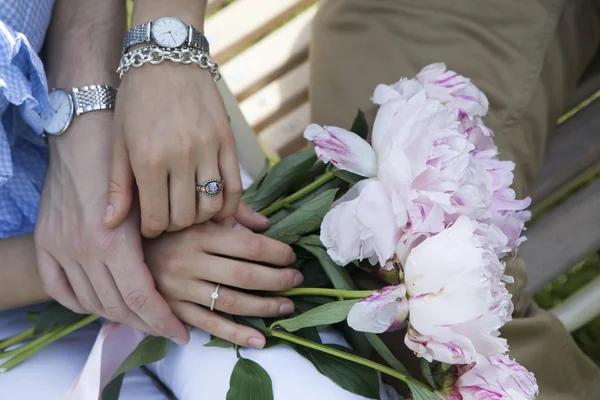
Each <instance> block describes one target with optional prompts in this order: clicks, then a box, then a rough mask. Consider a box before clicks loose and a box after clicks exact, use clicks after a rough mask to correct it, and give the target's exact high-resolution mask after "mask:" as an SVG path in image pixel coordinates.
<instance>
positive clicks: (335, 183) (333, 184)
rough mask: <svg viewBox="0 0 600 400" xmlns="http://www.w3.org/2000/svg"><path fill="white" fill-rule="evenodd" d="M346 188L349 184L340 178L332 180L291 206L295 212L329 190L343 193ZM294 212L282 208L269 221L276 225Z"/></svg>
mask: <svg viewBox="0 0 600 400" xmlns="http://www.w3.org/2000/svg"><path fill="white" fill-rule="evenodd" d="M346 186H347V183H346V182H344V181H343V180H341V179H338V178H333V179H332V180H330V181H329V182H327V183H325V184H324V185H322V186H320V187H318V188H317V189H315V190H313V191H312V192H310V193H308V194H307V195H305V196H303V197H301V198H300V199H298V200H296V201H295V202H293V203H292V204H290V206H292V207H293V209H294V210H297V209H298V208H300V207H302V206H303V205H304V204H306V203H308V202H309V201H311V200H312V199H314V198H315V197H317V196H319V195H321V194H322V193H324V192H326V191H328V190H329V189H342V190H343V191H345V190H346ZM292 211H293V210H291V209H286V208H282V209H281V210H279V211H277V212H276V213H275V214H273V215H271V216H270V217H269V219H270V220H271V225H275V224H276V223H277V222H279V221H281V220H282V219H284V218H285V217H287V216H288V215H290V214H291V213H292Z"/></svg>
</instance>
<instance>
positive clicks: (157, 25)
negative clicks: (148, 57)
mask: <svg viewBox="0 0 600 400" xmlns="http://www.w3.org/2000/svg"><path fill="white" fill-rule="evenodd" d="M152 41H154V42H156V44H157V45H159V46H160V47H164V48H167V49H176V48H180V47H182V46H184V45H185V46H188V47H192V48H195V49H199V50H200V51H202V52H204V53H209V47H208V40H206V37H205V36H204V34H202V32H200V31H199V30H198V29H196V28H194V27H193V26H192V25H187V26H186V24H185V23H183V21H181V20H180V19H178V18H175V17H163V18H159V19H157V20H156V21H155V22H152V21H150V22H148V23H146V24H143V25H138V26H135V27H133V28H131V29H130V30H129V31H128V32H127V35H125V40H123V53H125V52H127V50H129V48H130V47H131V46H134V45H136V44H141V43H150V42H152Z"/></svg>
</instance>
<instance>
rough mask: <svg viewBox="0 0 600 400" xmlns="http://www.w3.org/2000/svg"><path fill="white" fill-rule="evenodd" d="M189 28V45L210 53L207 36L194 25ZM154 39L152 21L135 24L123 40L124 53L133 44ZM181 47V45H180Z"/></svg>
mask: <svg viewBox="0 0 600 400" xmlns="http://www.w3.org/2000/svg"><path fill="white" fill-rule="evenodd" d="M187 29H188V39H187V43H186V44H185V45H187V46H188V47H192V48H194V49H198V50H200V51H202V52H204V53H210V48H209V44H208V40H207V39H206V36H204V34H203V33H202V32H200V31H199V30H198V29H196V28H194V27H193V26H192V25H188V26H187ZM151 41H152V21H150V22H148V23H146V24H142V25H138V26H134V27H133V28H131V29H130V30H129V31H128V32H127V34H126V35H125V39H124V40H123V53H125V52H127V50H129V48H131V46H135V45H137V44H141V43H150V42H151ZM180 47H181V46H180Z"/></svg>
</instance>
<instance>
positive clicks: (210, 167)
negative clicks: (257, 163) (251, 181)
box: [105, 61, 242, 238]
mask: <svg viewBox="0 0 600 400" xmlns="http://www.w3.org/2000/svg"><path fill="white" fill-rule="evenodd" d="M111 166H112V168H111V177H110V183H109V186H108V206H107V212H106V216H105V224H106V226H107V227H111V228H112V227H115V226H118V224H119V223H120V222H121V221H122V220H123V219H124V218H125V217H126V216H127V214H128V212H129V210H130V207H131V204H132V201H133V198H134V193H135V189H134V182H135V184H137V189H138V192H139V201H140V207H141V213H142V227H141V230H142V235H143V236H145V237H147V238H154V237H157V236H158V235H160V234H161V233H162V232H163V231H165V230H166V231H178V230H181V229H183V228H186V227H188V226H190V225H192V224H197V223H201V222H204V221H207V220H209V219H211V218H213V217H215V216H216V217H218V218H226V217H229V216H231V215H233V214H234V213H235V211H236V210H237V208H238V206H239V204H240V197H241V194H242V181H241V178H240V170H239V164H238V159H237V153H236V147H235V139H234V136H233V132H232V131H231V127H230V126H229V121H228V118H227V113H226V112H225V107H224V105H223V101H222V100H221V96H220V94H219V91H218V89H217V87H216V85H215V83H214V82H213V79H212V76H211V74H210V72H209V71H208V70H202V69H200V68H198V67H197V66H195V65H178V64H174V63H171V62H168V61H166V62H164V63H163V64H161V65H145V66H143V67H142V68H134V69H133V70H131V71H129V72H128V73H127V74H126V75H125V76H124V77H123V82H122V84H121V86H120V88H119V97H118V100H117V106H116V111H115V122H114V142H113V156H112V162H111ZM134 178H135V179H134ZM213 178H216V179H219V178H221V179H223V180H224V181H225V187H224V189H223V192H222V193H219V194H217V195H216V196H208V195H206V194H203V193H200V194H199V193H197V192H196V184H202V183H203V182H206V181H207V180H209V179H213Z"/></svg>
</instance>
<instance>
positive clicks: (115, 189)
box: [108, 179, 125, 195]
mask: <svg viewBox="0 0 600 400" xmlns="http://www.w3.org/2000/svg"><path fill="white" fill-rule="evenodd" d="M124 191H125V190H124V189H123V187H122V186H121V185H119V184H118V183H117V182H115V181H113V180H112V179H111V180H110V181H108V194H109V195H111V194H121V193H123V192H124Z"/></svg>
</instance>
